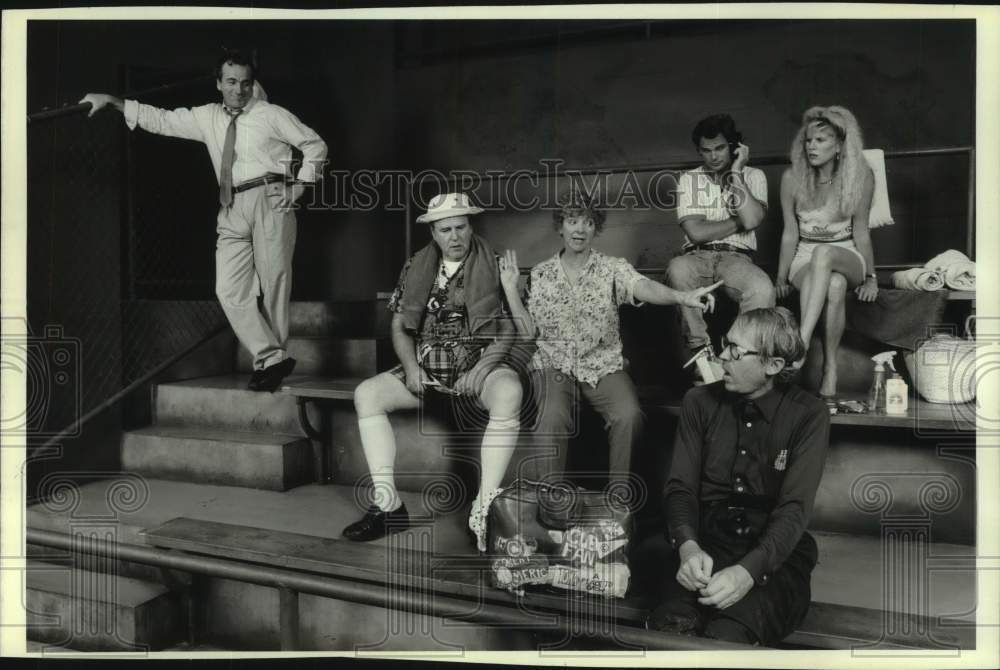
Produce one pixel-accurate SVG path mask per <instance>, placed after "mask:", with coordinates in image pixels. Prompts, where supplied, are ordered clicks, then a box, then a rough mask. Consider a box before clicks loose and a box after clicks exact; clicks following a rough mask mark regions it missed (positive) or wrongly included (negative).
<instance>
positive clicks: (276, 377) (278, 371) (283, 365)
mask: <svg viewBox="0 0 1000 670" xmlns="http://www.w3.org/2000/svg"><path fill="white" fill-rule="evenodd" d="M294 369H295V359H294V358H286V359H285V360H283V361H281V362H279V363H275V364H274V365H268V366H267V367H266V368H264V369H263V370H261V378H260V381H259V382H257V386H256V387H255V388H254V389H253V390H254V391H267V392H268V393H274V392H275V391H277V390H278V387H279V386H281V382H282V381H283V380H284V379H285V377H287V376H288V375H290V374H292V370H294ZM251 381H253V380H252V379H251Z"/></svg>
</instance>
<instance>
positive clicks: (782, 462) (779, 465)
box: [774, 449, 788, 471]
mask: <svg viewBox="0 0 1000 670" xmlns="http://www.w3.org/2000/svg"><path fill="white" fill-rule="evenodd" d="M786 465H788V449H782V450H781V451H780V452H779V453H778V457H777V458H776V459H774V469H775V470H779V471H780V470H784V469H785V466H786Z"/></svg>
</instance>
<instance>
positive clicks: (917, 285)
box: [892, 268, 944, 291]
mask: <svg viewBox="0 0 1000 670" xmlns="http://www.w3.org/2000/svg"><path fill="white" fill-rule="evenodd" d="M892 285H893V287H894V288H901V289H906V290H909V291H939V290H941V289H943V288H944V275H943V274H941V273H940V272H935V271H934V270H928V269H927V268H910V269H909V270H899V271H898V272H893V273H892Z"/></svg>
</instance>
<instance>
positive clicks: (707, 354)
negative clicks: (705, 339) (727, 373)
mask: <svg viewBox="0 0 1000 670" xmlns="http://www.w3.org/2000/svg"><path fill="white" fill-rule="evenodd" d="M682 367H683V368H688V367H690V368H691V383H692V384H693V385H694V386H701V385H703V384H711V383H712V382H717V381H719V380H720V379H722V366H721V365H719V361H718V359H717V358H716V357H715V349H713V348H712V343H711V342H709V343H708V344H705V345H704V346H702V347H699V348H698V349H696V350H694V355H693V356H691V358H689V359H688V362H687V363H685V364H684V365H683V366H682Z"/></svg>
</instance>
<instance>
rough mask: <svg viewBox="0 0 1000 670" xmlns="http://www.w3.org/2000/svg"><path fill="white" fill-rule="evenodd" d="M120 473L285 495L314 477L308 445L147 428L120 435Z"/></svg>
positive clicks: (290, 439) (291, 439)
mask: <svg viewBox="0 0 1000 670" xmlns="http://www.w3.org/2000/svg"><path fill="white" fill-rule="evenodd" d="M121 454H122V468H123V469H124V470H125V471H127V472H133V473H137V474H139V475H142V476H144V477H155V478H159V479H175V480H181V481H190V482H202V483H206V484H222V485H225V486H246V487H251V488H260V489H269V490H272V491H285V490H287V489H290V488H292V487H295V486H298V485H300V484H303V483H305V482H307V481H310V480H311V479H312V478H313V477H314V470H313V469H314V465H313V453H312V445H311V443H310V442H309V440H308V439H306V438H302V437H298V436H296V435H281V434H274V433H257V432H254V433H250V432H241V431H234V430H217V429H215V430H213V429H209V428H204V427H181V426H151V427H149V428H142V429H139V430H133V431H129V432H127V433H125V435H124V436H123V438H122V450H121Z"/></svg>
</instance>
